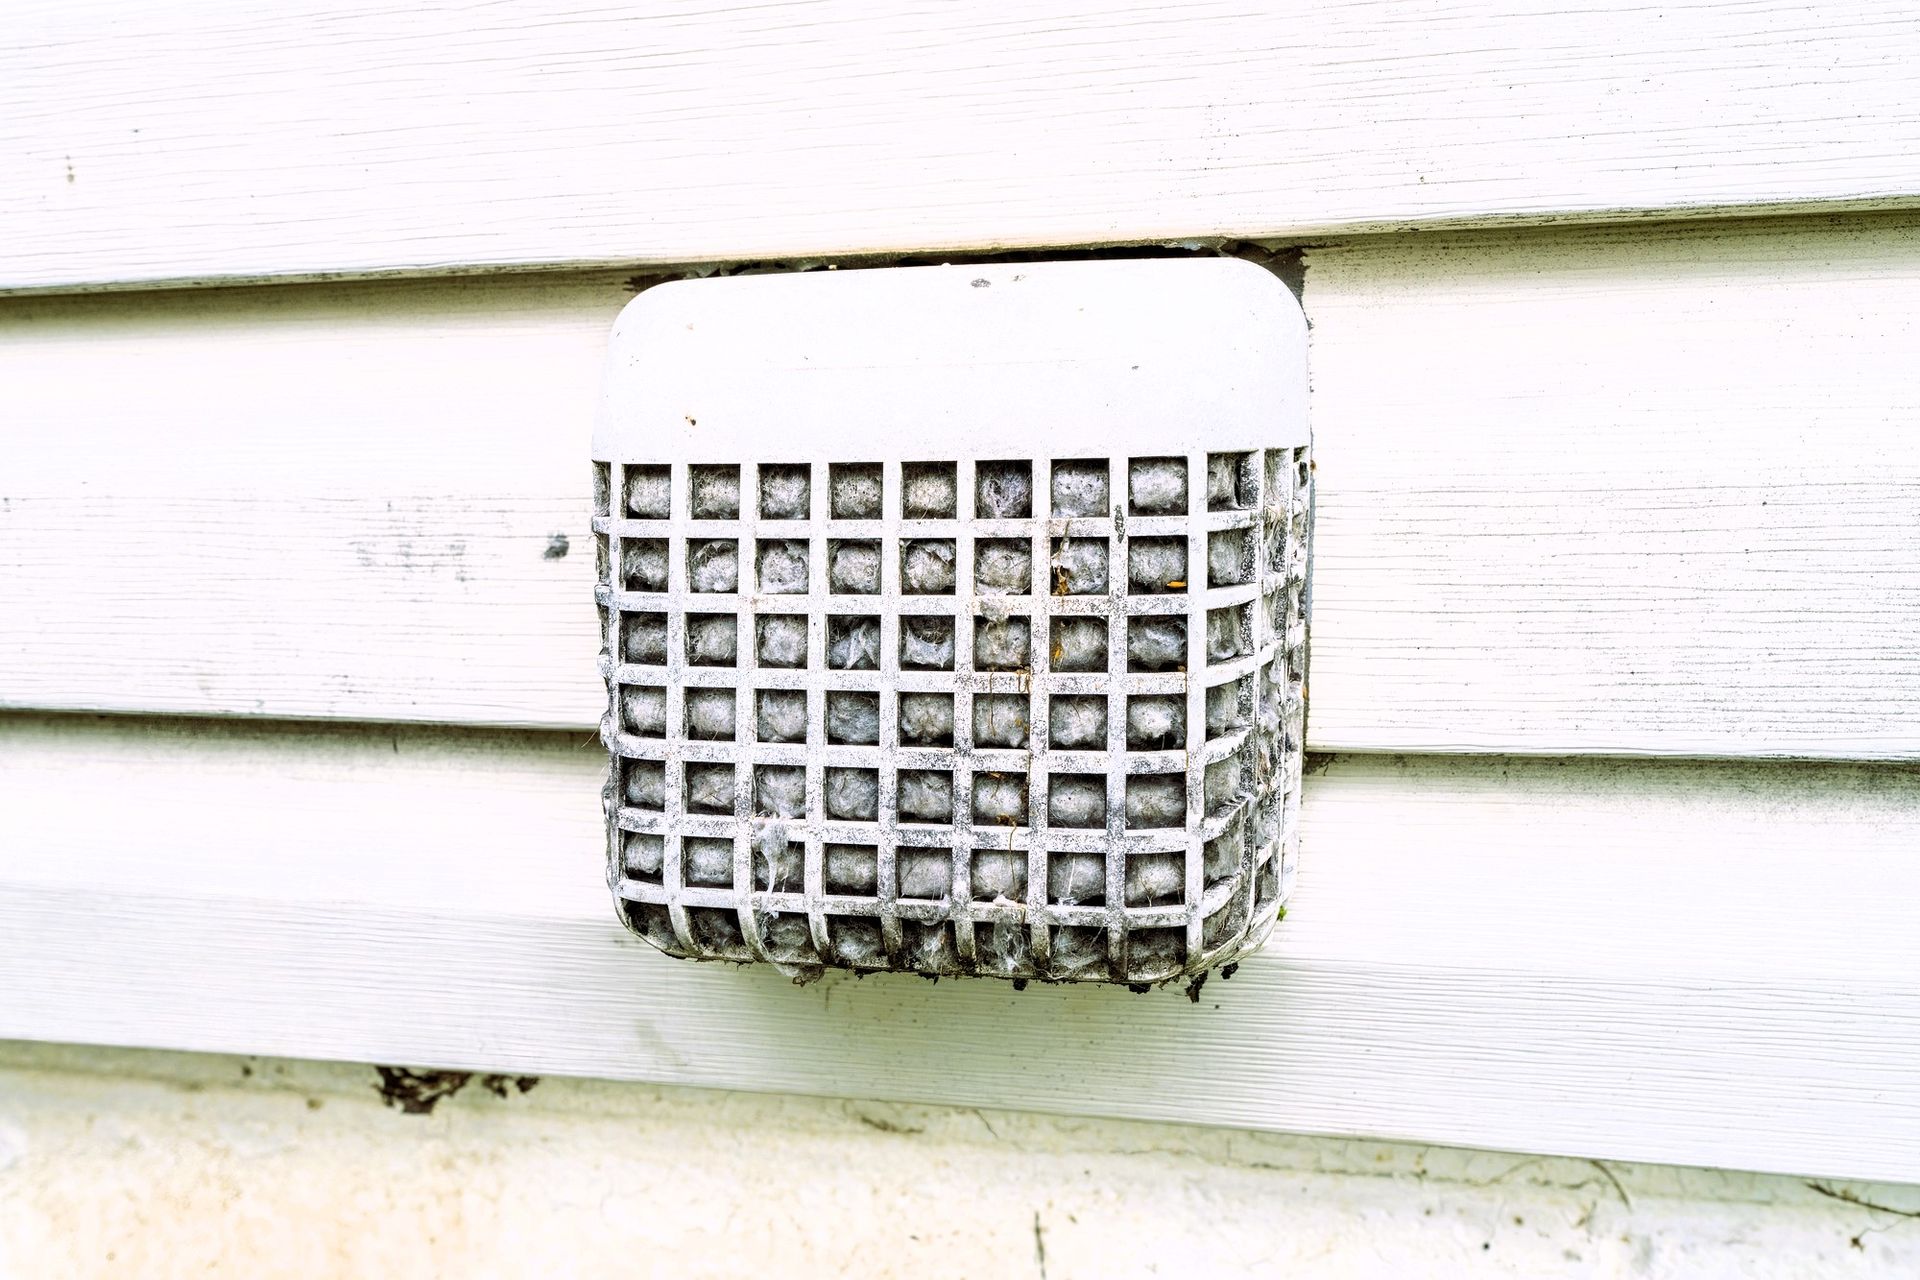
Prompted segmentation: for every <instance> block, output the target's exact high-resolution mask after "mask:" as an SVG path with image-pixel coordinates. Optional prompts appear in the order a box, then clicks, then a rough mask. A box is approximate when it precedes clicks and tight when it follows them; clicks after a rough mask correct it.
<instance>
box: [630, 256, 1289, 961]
mask: <svg viewBox="0 0 1920 1280" xmlns="http://www.w3.org/2000/svg"><path fill="white" fill-rule="evenodd" d="M1304 348H1305V323H1304V320H1303V318H1302V316H1301V313H1300V309H1299V306H1298V304H1297V303H1296V302H1295V301H1294V299H1293V297H1292V295H1291V294H1290V293H1288V291H1287V290H1286V289H1285V288H1284V286H1282V285H1281V283H1280V282H1279V281H1278V280H1277V279H1275V278H1274V277H1273V276H1271V275H1269V274H1268V273H1266V272H1265V271H1263V270H1261V269H1259V268H1258V267H1255V266H1252V265H1250V264H1248V263H1244V262H1239V261H1236V260H1233V259H1204V258H1194V259H1134V260H1125V261H1101V262H1088V261H1078V262H1059V263H1022V264H1016V265H1006V266H994V267H980V266H968V267H916V268H889V269H881V270H870V271H857V272H831V273H828V272H818V273H807V274H797V275H767V276H743V277H732V278H725V279H716V280H702V281H682V282H675V283H672V284H667V285H663V286H660V287H657V288H655V289H651V290H649V291H647V292H646V293H644V294H642V295H641V296H640V297H639V298H637V299H635V301H634V302H633V303H632V304H630V305H629V306H628V308H627V309H626V310H625V311H624V312H623V313H622V315H621V317H620V320H619V322H618V324H617V325H616V328H615V330H614V335H613V340H612V350H611V354H610V365H609V368H610V372H609V378H608V389H607V395H606V398H605V401H604V404H603V408H602V414H601V419H600V423H599V427H598V430H597V432H596V436H595V447H594V459H595V462H594V475H595V511H594V519H593V528H594V533H595V543H596V549H597V555H598V566H599V583H598V587H597V589H596V595H597V599H598V602H599V605H600V610H601V618H602V624H603V648H602V651H601V655H600V665H601V670H602V672H603V674H604V675H605V677H606V681H607V690H608V712H607V716H606V719H605V721H604V723H603V726H602V738H603V740H604V741H605V743H606V745H607V748H608V750H609V751H610V752H611V754H612V757H613V760H612V769H611V772H610V776H609V782H608V786H607V790H606V797H605V798H606V812H607V823H608V852H609V865H608V879H609V883H610V885H611V887H612V889H613V892H614V895H615V898H616V901H617V903H618V906H619V911H620V916H621V919H622V920H623V921H624V922H625V923H626V925H627V926H628V927H629V928H631V929H632V930H633V931H634V932H635V933H637V934H639V935H640V936H641V937H643V938H645V939H647V940H648V941H650V942H651V943H653V944H654V945H655V946H657V947H658V948H659V949H660V950H662V951H665V952H667V953H668V954H670V955H675V956H683V957H689V958H695V959H723V960H734V961H742V962H746V961H765V962H770V963H773V964H776V965H779V966H781V967H782V968H783V969H784V970H786V971H787V972H789V973H791V974H793V975H794V976H796V977H797V978H807V977H812V976H816V975H818V974H819V973H820V972H821V971H822V970H823V969H824V968H826V967H844V968H851V969H857V970H869V971H872V970H897V971H907V972H916V973H922V974H928V975H933V976H945V975H950V974H980V975H990V976H996V977H1004V978H1011V979H1015V980H1024V979H1034V978H1038V979H1042V980H1049V981H1084V980H1092V981H1111V982H1123V983H1128V984H1133V985H1139V984H1143V983H1155V982H1162V981H1166V980H1169V979H1173V978H1177V977H1181V976H1183V975H1187V974H1192V973H1198V972H1203V971H1205V970H1206V969H1208V968H1210V967H1213V966H1215V965H1218V964H1221V963H1224V962H1227V961H1230V960H1232V959H1234V958H1236V957H1238V956H1239V955H1241V954H1243V953H1244V952H1246V951H1247V950H1249V949H1251V948H1252V947H1254V946H1256V945H1257V944H1258V943H1259V942H1260V941H1261V940H1263V939H1264V938H1265V936H1266V935H1267V933H1268V932H1269V931H1270V930H1271V928H1272V926H1273V923H1274V921H1275V919H1276V918H1277V915H1278V912H1279V909H1280V906H1281V904H1282V902H1283V901H1284V900H1285V898H1286V896H1287V893H1288V892H1289V890H1290V888H1291V885H1292V881H1293V874H1294V866H1295V862H1296V860H1297V855H1298V847H1299V834H1298V814H1299V783H1300V763H1301V739H1302V722H1303V716H1304V690H1305V659H1306V621H1305V592H1306V570H1307V549H1308V538H1309V522H1310V512H1311V477H1310V463H1309V459H1308V451H1307V429H1306V414H1305V354H1304Z"/></svg>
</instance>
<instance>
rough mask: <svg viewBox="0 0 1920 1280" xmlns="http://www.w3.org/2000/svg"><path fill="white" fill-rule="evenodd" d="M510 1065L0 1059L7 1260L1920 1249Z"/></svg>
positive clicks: (1162, 1259)
mask: <svg viewBox="0 0 1920 1280" xmlns="http://www.w3.org/2000/svg"><path fill="white" fill-rule="evenodd" d="M526 1083H528V1082H527V1081H516V1080H511V1079H499V1080H495V1081H491V1082H488V1081H483V1080H481V1079H478V1078H475V1079H473V1080H471V1081H469V1082H468V1083H467V1084H466V1086H465V1087H464V1088H463V1089H461V1090H460V1091H459V1092H458V1093H456V1094H454V1095H452V1096H450V1097H448V1098H446V1099H445V1100H444V1101H441V1102H439V1103H438V1104H437V1105H435V1106H434V1107H433V1109H432V1111H431V1113H430V1114H426V1115H409V1114H405V1113H403V1112H402V1111H400V1110H398V1109H396V1108H393V1107H387V1106H383V1105H382V1104H381V1102H380V1100H379V1085H380V1081H379V1079H378V1077H376V1075H375V1073H374V1071H373V1069H372V1068H370V1067H321V1066H317V1065H315V1064H311V1063H301V1062H285V1061H276V1060H262V1059H231V1058H217V1057H206V1058H198V1057H196V1058H182V1057H177V1056H170V1055H160V1054H132V1053H124V1052H121V1053H97V1052H88V1051H70V1050H62V1049H58V1048H53V1047H44V1046H43V1047H28V1046H20V1045H11V1046H10V1045H0V1275H7V1276H21V1277H30V1276H34V1277H37V1276H62V1277H73V1278H74V1280H86V1278H88V1277H94V1276H126V1275H137V1276H142V1277H155V1280H166V1278H167V1277H173V1276H189V1275H191V1276H207V1275H215V1276H246V1277H278V1276H303V1275H326V1276H343V1275H349V1276H350V1275H380V1276H520V1275H554V1276H572V1275H585V1276H592V1275H671V1276H674V1277H679V1278H683V1280H703V1278H705V1277H716V1278H717V1277H727V1278H729V1280H731V1278H732V1277H737V1276H741V1275H747V1274H771V1275H778V1276H781V1277H792V1278H793V1280H809V1278H811V1277H816V1276H818V1277H830V1276H844V1275H861V1276H870V1277H874V1278H875V1280H884V1278H889V1277H908V1278H911V1280H940V1278H942V1277H948V1276H956V1277H957V1276H966V1277H979V1276H1021V1277H1034V1278H1036V1280H1039V1278H1042V1277H1044V1280H1075V1278H1076V1277H1112V1276H1147V1275H1160V1276H1199V1275H1204V1276H1216V1277H1241V1276H1249V1277H1251V1276H1286V1275H1303V1274H1304V1275H1312V1276H1315V1277H1347V1276H1351V1277H1364V1278H1366V1280H1378V1278H1379V1277H1388V1276H1416V1275H1417V1276H1427V1275H1447V1276H1454V1275H1472V1276H1517V1277H1528V1278H1529V1280H1531V1278H1533V1277H1539V1276H1569V1277H1603V1276H1604V1277H1611V1276H1641V1277H1682V1276H1688V1277H1692V1276H1742V1277H1749V1278H1751V1280H1774V1278H1776V1277H1777V1278H1778V1280H1804V1278H1805V1277H1807V1276H1813V1275H1868V1274H1873V1275H1910V1274H1912V1273H1913V1272H1914V1270H1915V1269H1916V1268H1920V1232H1917V1231H1914V1230H1912V1229H1910V1228H1911V1224H1907V1223H1904V1222H1903V1221H1902V1220H1901V1219H1900V1218H1899V1217H1897V1216H1894V1215H1893V1214H1891V1213H1885V1212H1877V1211H1875V1210H1873V1209H1869V1208H1865V1207H1862V1206H1861V1205H1858V1204H1850V1203H1848V1202H1846V1201H1845V1200H1843V1199H1840V1198H1838V1197H1842V1196H1851V1197H1854V1198H1855V1199H1857V1200H1859V1201H1863V1202H1865V1203H1866V1204H1872V1205H1884V1206H1889V1207H1891V1208H1896V1209H1908V1210H1911V1209H1912V1207H1913V1206H1914V1204H1915V1199H1914V1194H1913V1189H1912V1188H1910V1187H1889V1186H1873V1185H1870V1184H1849V1183H1828V1182H1821V1181H1819V1180H1817V1179H1802V1178H1783V1177H1770V1176H1761V1175H1753V1174H1734V1173H1721V1172H1710V1171H1706V1170H1687V1169H1665V1168H1657V1167H1652V1166H1647V1165H1632V1164H1618V1163H1612V1162H1607V1163H1601V1162H1598V1161H1587V1160H1567V1159H1541V1158H1536V1157H1522V1156H1512V1155H1497V1154H1493V1153H1489V1152H1468V1151H1457V1150H1449V1149H1445V1148H1436V1147H1408V1146H1393V1145H1389V1144H1385V1143H1374V1142H1360V1141H1348V1140H1338V1139H1325V1138H1292V1137H1282V1136H1278V1135H1271V1134H1252V1133H1236V1132H1232V1131H1223V1130H1203V1129H1192V1128H1184V1127H1179V1126H1173V1125H1149V1124H1138V1123H1125V1122H1116V1121H1084V1120H1060V1119H1049V1118H1047V1117H1042V1116H1034V1115H1022V1114H1019V1113H1014V1112H1006V1111H988V1110H963V1109H952V1108H945V1107H912V1106H897V1105H890V1104H887V1103H880V1102H828V1101H820V1100H810V1099H802V1098H786V1097H749V1096H745V1095H740V1094H717V1093H709V1092H702V1091H698V1090H688V1089H677V1088H659V1087H648V1086H641V1085H611V1084H596V1083H589V1082H585V1081H567V1080H556V1079H551V1078H548V1079H542V1080H539V1081H538V1082H537V1083H533V1084H532V1085H531V1088H530V1089H529V1090H528V1091H526V1092H522V1085H523V1084H526ZM489 1085H491V1086H492V1088H491V1089H490V1088H489ZM439 1087H445V1086H444V1083H443V1084H441V1085H440V1086H439ZM494 1089H497V1090H498V1091H499V1093H500V1094H504V1095H505V1096H496V1095H495V1093H494V1092H493V1090H494ZM416 1092H425V1090H418V1091H416ZM1810 1184H1814V1185H1810ZM1816 1187H1817V1188H1820V1189H1816Z"/></svg>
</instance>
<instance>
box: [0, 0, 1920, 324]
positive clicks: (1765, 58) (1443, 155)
mask: <svg viewBox="0 0 1920 1280" xmlns="http://www.w3.org/2000/svg"><path fill="white" fill-rule="evenodd" d="M10 16H11V17H12V19H13V22H12V28H13V31H14V36H15V38H14V39H13V40H11V41H10V42H9V47H8V48H7V49H5V50H0V86H4V88H0V161H4V163H0V245H4V246H5V247H4V251H3V252H0V288H7V289H16V290H32V289H66V288H88V287H102V286H115V285H120V286H125V285H129V284H140V283H156V282H168V283H192V282H206V281H218V280H227V281H233V280H243V279H265V278H273V277H290V276H308V277H324V276H335V275H340V274H353V273H381V272H440V271H458V270H473V269H476V268H501V267H516V266H560V265H576V266H591V265H596V264H605V263H624V262H640V261H647V262H666V263H670V262H697V261H717V260H727V259H750V258H774V257H789V256H795V255H820V254H852V253H864V252H894V251H905V250H931V249H940V248H964V247H973V248H991V247H1004V246H1022V245H1046V244H1055V245H1059V244H1092V243H1121V242H1129V241H1159V240H1178V239H1185V238H1194V237H1214V236H1229V237H1243V238H1245V237H1259V236H1301V235H1326V234H1333V233H1340V232H1350V231H1353V230H1355V229H1357V228H1396V227H1405V226H1412V225H1426V224H1434V223H1440V224H1459V223H1474V222H1483V221H1487V220H1500V219H1520V220H1526V219H1536V220H1565V219H1568V218H1609V217H1612V218H1619V217H1644V216H1647V215H1649V214H1659V215H1668V216H1671V215H1673V214H1679V213H1698V212H1705V211H1722V212H1724V211H1728V210H1739V209H1804V208H1807V207H1812V206H1819V205H1822V204H1833V205H1840V206H1872V205H1884V204H1907V203H1911V202H1912V201H1913V200H1915V199H1916V197H1920V106H1916V104H1917V103H1920V70H1917V68H1920V28H1917V27H1916V26H1915V24H1913V23H1912V22H1911V21H1910V15H1908V14H1906V13H1904V12H1901V11H1900V9H1899V7H1898V6H1892V7H1889V6H1887V5H1885V4H1883V3H1879V2H1878V0H1836V2H1834V3H1827V4H1823V5H1819V6H1809V5H1807V4H1805V3H1801V2H1799V0H1739V2H1736V0H1700V2H1698V3H1690V4H1684V5H1673V6H1599V7H1594V8H1589V9H1585V10H1569V9H1568V8H1567V7H1566V6H1565V5H1561V4H1549V3H1545V2H1544V0H1502V2H1501V3H1498V4H1493V5H1483V6H1460V5H1455V4H1450V3H1445V2H1444V0H1422V2H1420V3H1413V4H1409V3H1407V2H1406V0H1319V2H1317V3H1315V4H1312V5H1310V6H1274V7H1271V8H1269V9H1267V10H1265V11H1262V10H1261V8H1260V7H1259V6H1252V7H1249V6H1244V5H1242V6H1235V5H1230V4H1226V3H1222V2H1219V0H1199V2H1196V3H1186V4H1181V5H1177V6H1169V7H1164V8H1160V9H1143V8H1137V7H1136V8H1126V7H1115V6H1114V5H1112V4H1095V3H1089V2H1087V0H1046V2H1044V3H1036V4H1028V5H1023V6H1021V7H1020V8H1019V9H1018V11H1017V12H1008V13H1004V14H996V15H993V16H991V17H987V16H983V15H982V14H980V13H978V12H976V11H974V10H972V9H959V8H952V7H945V6H926V5H906V4H899V3H896V2H894V0H865V2H863V3H853V4H829V3H823V2H813V3H786V4H779V5H773V6H765V5H761V6H731V7H728V6H721V7H715V6H702V5H686V4H673V5H649V6H646V7H644V9H643V10H638V11H629V10H624V9H621V8H618V7H613V8H609V7H591V6H581V5H579V4H575V3H570V2H569V0H531V2H529V3H525V4H520V5H515V6H499V5H485V4H478V3H460V2H454V0H448V2H445V3H435V4H418V3H405V4H402V3H398V2H396V0H382V2H379V3H369V2H367V0H305V2H304V3H300V4H295V5H287V6H275V7H274V8H272V9H271V10H268V9H259V10H251V11H250V10H247V9H245V8H244V7H240V6H233V5H214V6H195V7H186V8H182V7H179V6H175V7H172V8H165V7H162V8H155V7H152V6H145V5H138V4H134V3H131V2H130V0H84V2H81V3H75V2H74V0H60V2H58V3H53V2H51V0H40V2H38V3H29V4H26V5H24V6H15V10H14V11H13V12H12V13H11V14H10Z"/></svg>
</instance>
